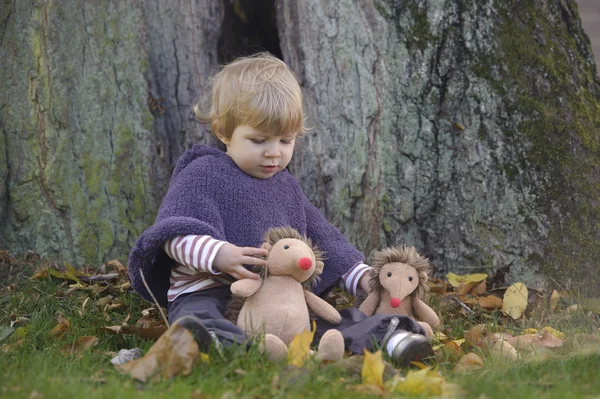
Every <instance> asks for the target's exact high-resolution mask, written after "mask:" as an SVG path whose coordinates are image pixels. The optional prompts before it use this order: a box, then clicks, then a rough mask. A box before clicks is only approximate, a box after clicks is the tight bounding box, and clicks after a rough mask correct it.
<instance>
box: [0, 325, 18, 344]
mask: <svg viewBox="0 0 600 399" xmlns="http://www.w3.org/2000/svg"><path fill="white" fill-rule="evenodd" d="M14 331H15V329H14V328H12V327H4V326H0V342H2V341H4V340H5V339H6V338H8V337H10V335H11V334H12V333H13V332H14Z"/></svg>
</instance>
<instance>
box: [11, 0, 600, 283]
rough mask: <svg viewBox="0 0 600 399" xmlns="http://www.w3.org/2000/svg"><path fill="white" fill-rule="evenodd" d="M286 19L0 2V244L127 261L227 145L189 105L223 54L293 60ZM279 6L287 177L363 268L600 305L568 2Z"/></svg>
mask: <svg viewBox="0 0 600 399" xmlns="http://www.w3.org/2000/svg"><path fill="white" fill-rule="evenodd" d="M272 6H273V3H272V2H269V1H265V0H260V1H259V0H256V1H249V0H236V1H233V2H231V1H229V0H222V1H219V0H177V1H168V0H148V1H144V2H142V1H139V0H138V1H134V2H121V1H114V0H113V1H108V0H107V1H104V2H84V1H81V0H64V1H60V2H59V1H50V0H31V1H6V0H5V1H3V3H2V7H1V8H0V21H2V26H1V30H0V43H1V47H0V57H1V58H0V59H2V60H8V62H6V61H5V63H4V64H3V68H2V69H1V70H0V178H1V179H2V182H3V184H1V185H0V243H1V245H2V246H3V247H5V248H8V249H10V250H11V251H13V252H14V253H19V252H24V251H26V250H29V249H32V250H35V251H36V252H38V253H40V254H42V255H44V256H46V257H49V258H54V259H62V260H67V261H70V262H74V263H77V264H82V263H92V264H98V263H100V262H104V261H106V260H108V259H110V258H115V257H118V258H121V259H124V258H125V257H126V255H127V253H128V251H129V248H130V247H131V246H132V245H133V243H134V241H135V239H136V238H137V236H139V234H140V233H141V231H142V230H143V229H145V228H146V227H148V226H149V225H150V224H151V223H152V221H153V219H154V215H155V213H156V210H157V207H158V204H159V203H160V200H161V198H162V195H163V194H164V192H165V191H166V188H167V185H168V181H169V177H170V173H171V170H172V168H173V166H174V162H175V161H176V159H177V157H178V156H179V155H180V154H181V153H182V152H183V151H184V150H185V149H186V148H187V147H189V146H190V145H191V144H192V143H197V142H200V143H204V144H210V145H216V141H215V139H214V138H213V137H212V136H211V135H210V133H209V131H208V130H207V128H206V127H205V126H202V125H200V124H198V123H197V122H195V120H194V118H193V113H192V106H193V104H194V103H195V101H196V100H198V99H199V97H200V95H202V94H203V90H202V87H203V86H204V85H205V84H206V81H207V77H208V76H209V75H210V74H211V73H212V72H213V71H214V69H215V67H216V65H217V64H218V62H221V61H227V60H229V58H230V57H231V56H234V55H236V54H238V53H240V52H243V53H248V52H250V51H251V50H256V49H260V45H261V43H262V44H263V45H264V47H266V48H267V49H269V50H271V51H272V52H275V53H276V54H278V55H279V48H276V44H273V43H272V36H273V35H272V33H271V32H272V31H273V30H274V27H273V29H265V26H263V25H268V24H269V23H270V22H269V18H270V17H269V15H270V11H269V12H265V11H264V10H263V9H262V7H266V8H267V9H268V8H269V7H271V8H272ZM275 7H276V18H277V27H278V29H279V39H280V47H281V55H282V56H283V58H284V59H285V60H286V61H287V62H288V63H289V64H290V65H291V67H292V68H293V69H294V70H295V71H296V73H297V75H298V77H299V79H300V81H301V84H302V87H303V90H304V94H305V100H306V109H307V115H308V116H309V118H310V119H309V124H311V125H312V126H313V129H312V130H311V131H310V132H309V133H307V135H306V137H305V138H303V139H301V140H299V142H298V144H297V150H296V154H295V157H294V160H293V164H292V167H291V168H292V171H293V173H294V174H295V175H296V176H297V177H298V178H299V179H300V181H301V183H302V185H303V187H304V188H305V190H306V193H307V195H308V196H309V198H310V199H311V200H313V202H315V203H316V204H317V205H318V206H319V207H320V208H321V209H322V210H323V211H324V213H325V214H326V216H327V217H328V219H329V220H330V221H331V222H333V224H335V225H336V226H338V227H339V228H340V229H341V231H342V232H343V233H344V234H345V236H346V237H347V238H348V239H349V240H350V241H351V242H353V243H354V244H355V245H356V246H357V247H358V248H359V249H361V250H363V251H364V252H365V254H366V255H367V256H368V255H369V254H370V253H371V252H372V251H373V250H375V249H378V248H381V247H384V246H388V245H393V244H409V245H415V246H416V247H417V248H418V249H419V250H420V251H421V252H423V253H424V254H426V255H428V256H429V257H430V258H431V259H432V261H433V263H434V264H435V266H436V267H437V268H438V269H439V270H440V271H441V272H447V271H454V272H458V273H465V272H474V271H476V270H483V271H489V272H491V271H493V270H495V269H497V268H500V267H503V266H510V268H511V272H510V274H509V276H510V277H511V279H512V280H513V281H514V280H525V281H528V282H531V281H532V280H534V279H535V278H536V277H538V276H539V275H544V276H546V278H550V279H554V280H556V282H558V283H560V284H564V285H568V284H570V283H572V282H580V283H581V282H583V281H586V282H587V287H586V286H585V285H584V286H583V288H585V289H586V290H587V292H591V293H598V292H599V291H600V280H599V279H600V277H599V276H600V273H598V261H599V260H600V246H598V245H597V243H598V242H600V232H599V231H598V230H599V221H600V215H599V205H598V198H600V196H599V194H600V193H599V191H600V185H599V184H598V183H599V178H598V165H600V164H599V163H598V161H599V160H600V156H599V148H600V146H599V138H598V135H599V132H600V105H599V100H600V94H599V93H600V82H599V80H598V77H597V75H596V73H595V68H596V67H595V64H594V60H593V57H592V53H591V50H590V43H589V40H588V38H587V36H586V35H585V34H584V32H583V30H582V28H581V21H580V18H579V16H578V13H577V6H576V4H575V2H574V0H530V1H524V0H523V1H520V0H482V1H472V0H471V1H469V0H400V1H392V0H373V1H352V0H340V1H336V2H331V1H324V0H302V1H295V0H275ZM253 21H254V22H253ZM258 21H260V22H258ZM252 24H260V25H261V27H260V28H261V32H260V33H258V28H257V30H256V31H255V32H254V34H252V29H253V28H252V26H251V25H252ZM240 32H242V33H240ZM240 34H241V35H246V36H247V37H236V35H238V36H239V35H240ZM257 45H258V46H257ZM244 46H245V47H244Z"/></svg>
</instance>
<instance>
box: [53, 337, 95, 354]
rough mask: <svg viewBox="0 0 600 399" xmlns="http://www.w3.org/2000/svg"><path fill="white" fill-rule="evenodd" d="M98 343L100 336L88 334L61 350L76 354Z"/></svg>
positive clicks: (63, 352) (64, 352) (65, 352)
mask: <svg viewBox="0 0 600 399" xmlns="http://www.w3.org/2000/svg"><path fill="white" fill-rule="evenodd" d="M97 344H98V337H94V336H93V335H86V336H84V337H81V338H79V339H77V340H75V342H73V343H72V344H67V345H64V346H63V347H62V348H60V352H61V353H62V354H63V355H69V354H70V355H74V354H82V353H83V352H85V351H87V350H88V349H90V348H92V347H94V346H96V345H97Z"/></svg>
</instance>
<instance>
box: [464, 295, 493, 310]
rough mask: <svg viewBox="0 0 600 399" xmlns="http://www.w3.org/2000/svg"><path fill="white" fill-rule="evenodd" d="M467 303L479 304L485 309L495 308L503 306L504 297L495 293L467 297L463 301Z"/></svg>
mask: <svg viewBox="0 0 600 399" xmlns="http://www.w3.org/2000/svg"><path fill="white" fill-rule="evenodd" d="M463 302H464V303H466V304H467V305H477V306H480V307H482V308H483V309H488V310H494V309H501V308H502V299H500V298H498V297H497V296H494V295H488V296H484V297H479V298H467V299H465V300H464V301H463Z"/></svg>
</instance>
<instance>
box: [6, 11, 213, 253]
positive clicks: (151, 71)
mask: <svg viewBox="0 0 600 399" xmlns="http://www.w3.org/2000/svg"><path fill="white" fill-rule="evenodd" d="M220 14H221V6H220V2H218V1H216V0H201V1H184V0H181V1H178V2H174V1H168V0H154V1H144V2H141V1H136V2H123V1H104V2H89V1H87V2H86V1H82V0H68V1H61V2H57V1H49V0H47V1H43V0H42V1H21V0H19V1H16V0H15V1H4V2H3V4H2V7H1V9H0V20H1V21H2V31H1V37H0V43H1V48H0V59H2V60H8V62H7V63H5V64H3V67H2V69H1V71H0V85H2V86H1V87H0V96H1V97H0V131H1V134H0V176H1V178H2V181H3V184H2V185H1V188H0V242H1V243H2V246H4V247H6V248H9V249H10V250H11V251H13V252H15V253H19V252H24V251H26V250H29V249H32V250H35V251H36V252H38V253H40V254H42V255H44V256H47V257H50V258H54V259H61V260H66V261H69V262H75V263H77V264H82V263H92V264H98V263H99V262H100V263H101V262H103V261H106V260H108V259H111V258H115V257H119V258H121V259H124V258H125V257H126V256H127V253H128V252H129V249H130V248H131V246H132V245H133V243H134V241H135V239H136V238H137V237H138V236H139V234H140V233H141V232H142V230H143V229H145V228H146V227H148V226H149V225H150V224H151V223H152V221H153V220H154V216H155V214H156V210H157V208H158V205H159V204H160V200H161V199H162V196H163V195H164V192H165V190H166V187H167V185H168V181H169V177H170V172H171V170H172V166H173V162H174V160H175V159H176V158H177V157H178V156H179V155H180V154H181V152H182V151H183V150H184V149H185V147H186V145H187V144H188V143H190V142H192V141H196V142H198V141H199V142H205V143H214V141H213V139H211V137H210V134H206V133H207V130H206V129H198V125H197V124H195V122H194V118H193V112H192V105H193V103H194V101H195V100H197V97H198V94H199V88H200V82H202V81H204V80H206V77H207V76H208V74H209V73H210V68H211V66H213V65H215V64H216V62H217V60H216V53H217V51H216V49H217V38H218V34H219V32H220V21H221V17H220ZM4 62H6V61H4Z"/></svg>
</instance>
